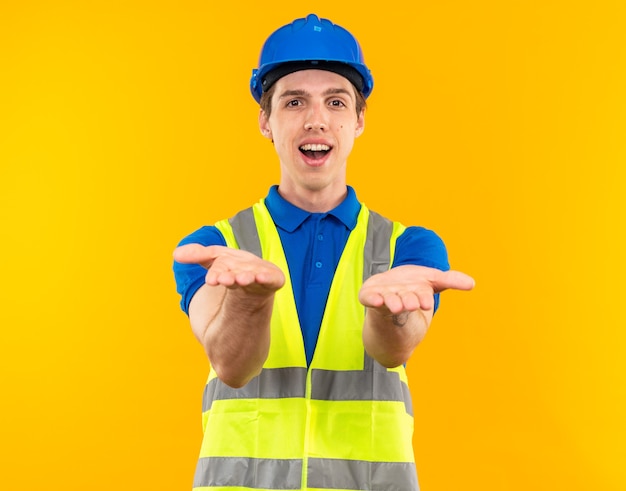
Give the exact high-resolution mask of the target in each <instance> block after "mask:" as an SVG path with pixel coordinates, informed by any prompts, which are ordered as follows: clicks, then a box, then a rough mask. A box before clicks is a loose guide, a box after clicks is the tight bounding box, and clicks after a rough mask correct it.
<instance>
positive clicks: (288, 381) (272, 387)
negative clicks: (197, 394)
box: [202, 367, 307, 411]
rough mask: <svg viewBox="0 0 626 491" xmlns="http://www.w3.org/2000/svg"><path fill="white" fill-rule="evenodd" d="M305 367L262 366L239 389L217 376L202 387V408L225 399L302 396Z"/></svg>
mask: <svg viewBox="0 0 626 491" xmlns="http://www.w3.org/2000/svg"><path fill="white" fill-rule="evenodd" d="M306 372H307V370H306V368H301V367H291V368H264V369H263V370H262V371H261V373H260V374H259V375H258V376H256V377H254V378H253V379H252V380H250V382H248V383H247V384H246V385H244V386H243V387H241V388H240V389H233V388H232V387H229V386H228V385H226V384H225V383H224V382H222V381H221V380H220V379H218V378H214V379H212V380H211V381H210V382H209V383H208V384H206V386H205V388H204V395H203V397H202V410H203V411H208V410H209V409H211V406H212V405H213V402H215V401H221V400H227V399H258V398H261V399H279V398H286V397H304V396H305V395H306V394H305V390H306V389H305V388H306Z"/></svg>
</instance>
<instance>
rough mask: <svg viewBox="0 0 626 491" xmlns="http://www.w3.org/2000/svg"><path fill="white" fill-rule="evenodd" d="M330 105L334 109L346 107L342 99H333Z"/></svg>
mask: <svg viewBox="0 0 626 491" xmlns="http://www.w3.org/2000/svg"><path fill="white" fill-rule="evenodd" d="M330 105H331V106H332V107H345V104H344V103H343V101H342V100H340V99H333V100H332V101H330Z"/></svg>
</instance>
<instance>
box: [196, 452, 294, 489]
mask: <svg viewBox="0 0 626 491" xmlns="http://www.w3.org/2000/svg"><path fill="white" fill-rule="evenodd" d="M301 481H302V460H300V459H296V460H279V459H251V458H245V457H202V458H200V459H199V460H198V464H197V466H196V475H195V477H194V479H193V487H194V488H199V487H210V486H237V487H246V488H253V489H301V487H302V485H301Z"/></svg>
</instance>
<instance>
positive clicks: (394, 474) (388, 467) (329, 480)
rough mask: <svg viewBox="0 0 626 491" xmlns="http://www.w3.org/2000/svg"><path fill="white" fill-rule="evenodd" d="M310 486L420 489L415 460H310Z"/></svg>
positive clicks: (396, 490) (413, 490) (406, 490)
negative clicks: (413, 461)
mask: <svg viewBox="0 0 626 491" xmlns="http://www.w3.org/2000/svg"><path fill="white" fill-rule="evenodd" d="M308 472H309V479H308V483H307V485H308V487H309V488H321V489H364V490H376V491H379V490H380V491H382V490H384V491H418V490H419V485H418V483H417V471H416V469H415V464H413V463H412V462H365V461H362V460H341V459H309V468H308Z"/></svg>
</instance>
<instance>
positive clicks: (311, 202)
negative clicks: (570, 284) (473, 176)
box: [174, 15, 474, 491]
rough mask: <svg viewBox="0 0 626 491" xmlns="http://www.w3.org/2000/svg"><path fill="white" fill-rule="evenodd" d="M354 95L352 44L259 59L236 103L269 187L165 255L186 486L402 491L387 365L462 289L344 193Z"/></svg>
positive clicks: (410, 472)
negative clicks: (447, 295) (175, 328)
mask: <svg viewBox="0 0 626 491" xmlns="http://www.w3.org/2000/svg"><path fill="white" fill-rule="evenodd" d="M372 87H373V80H372V77H371V74H370V72H369V70H368V69H367V67H366V66H365V64H364V61H363V56H362V54H361V50H360V47H359V44H358V42H357V40H356V39H355V38H354V37H353V36H352V35H351V34H350V33H349V32H348V31H346V30H345V29H343V28H341V27H339V26H337V25H334V24H332V23H331V22H330V21H328V20H326V19H319V18H318V17H317V16H315V15H309V16H308V17H306V18H303V19H296V20H295V21H294V22H293V23H291V24H288V25H286V26H283V27H282V28H280V29H278V30H277V31H276V32H274V33H273V34H272V35H271V36H270V37H269V38H268V40H267V41H266V43H265V45H264V46H263V49H262V51H261V57H260V63H259V67H258V69H256V70H254V71H253V76H252V80H251V91H252V94H253V96H254V98H255V99H256V100H257V102H259V103H260V105H261V111H260V114H259V127H260V129H261V133H262V134H263V135H264V136H265V137H266V138H268V139H269V140H271V141H272V142H273V144H274V147H275V149H276V153H277V155H278V160H279V162H280V169H281V177H280V183H279V185H278V186H274V187H272V188H271V189H270V191H269V194H268V196H267V197H266V198H265V199H263V200H261V201H259V202H258V203H256V204H255V205H254V206H252V207H251V208H249V209H247V210H244V211H242V212H240V213H238V214H236V215H235V216H234V217H233V218H231V219H229V220H223V221H220V222H218V223H217V224H215V225H214V226H212V227H203V228H201V229H200V230H198V231H196V232H194V233H193V234H191V235H189V236H188V237H186V238H185V239H184V240H183V241H182V242H181V244H180V246H179V247H178V248H177V249H176V251H175V252H174V259H175V263H174V270H175V275H176V280H177V284H178V291H179V293H180V294H181V296H182V300H181V305H182V307H183V309H184V310H185V312H187V313H188V315H189V319H190V322H191V327H192V330H193V332H194V334H195V336H196V337H197V339H198V340H199V341H200V343H201V344H202V345H203V346H204V348H205V350H206V353H207V356H208V358H209V361H210V364H211V372H210V375H209V379H208V382H207V386H206V390H205V394H204V400H203V410H204V413H203V422H204V431H205V437H204V440H203V443H202V448H201V451H200V459H199V461H198V466H197V471H196V476H195V480H194V488H196V489H211V490H230V491H232V490H234V489H241V490H243V489H337V490H339V489H341V490H357V489H358V490H378V491H383V490H384V491H391V490H399V491H400V490H402V491H405V490H406V491H409V490H417V489H418V483H417V475H416V471H415V463H414V459H413V450H412V442H411V438H412V433H413V414H412V406H411V397H410V393H409V389H408V381H407V377H406V373H405V370H404V364H405V363H406V362H407V360H408V359H409V357H410V356H411V354H412V353H413V350H414V349H415V347H416V346H417V345H418V344H419V342H420V341H421V339H422V338H423V337H424V335H425V333H426V331H427V329H428V326H429V325H430V322H431V319H432V317H433V313H434V311H435V309H436V307H437V303H438V295H439V292H441V291H442V290H445V289H448V288H454V289H460V290H469V289H471V288H472V287H473V285H474V281H473V280H472V278H470V277H469V276H467V275H465V274H463V273H460V272H456V271H449V267H448V262H447V255H446V250H445V247H444V245H443V243H442V242H441V240H440V239H439V238H438V237H437V236H436V235H435V234H434V233H433V232H431V231H429V230H426V229H423V228H420V227H409V228H405V227H404V226H402V225H400V224H399V223H394V222H391V221H389V220H387V219H385V218H383V217H381V216H380V215H378V214H376V213H374V212H372V211H369V210H368V209H367V208H366V207H365V205H363V204H361V203H360V202H359V201H358V200H357V198H356V194H355V192H354V190H353V189H352V188H351V187H349V186H348V185H347V183H346V165H347V159H348V156H349V155H350V152H351V150H352V147H353V144H354V141H355V139H356V138H357V137H358V136H359V135H360V134H361V133H362V132H363V128H364V122H365V99H366V98H367V96H368V95H369V94H370V93H371V91H372Z"/></svg>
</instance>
